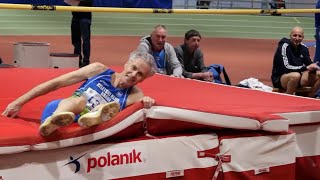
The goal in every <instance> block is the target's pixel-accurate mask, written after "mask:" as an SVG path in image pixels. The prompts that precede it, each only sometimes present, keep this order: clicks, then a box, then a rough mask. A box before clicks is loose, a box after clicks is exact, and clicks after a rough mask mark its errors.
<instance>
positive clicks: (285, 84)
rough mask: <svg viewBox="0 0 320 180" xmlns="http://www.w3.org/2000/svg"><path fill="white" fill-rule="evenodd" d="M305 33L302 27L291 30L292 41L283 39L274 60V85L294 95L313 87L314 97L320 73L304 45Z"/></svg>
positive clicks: (312, 93) (319, 85) (272, 78)
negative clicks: (298, 91) (303, 88)
mask: <svg viewBox="0 0 320 180" xmlns="http://www.w3.org/2000/svg"><path fill="white" fill-rule="evenodd" d="M303 38H304V31H303V29H302V28H301V27H294V28H292V30H291V34H290V39H287V38H282V39H281V40H280V42H279V44H278V48H277V50H276V53H275V55H274V58H273V68H272V76H271V80H272V84H273V86H274V87H276V88H281V89H285V90H286V93H287V94H294V93H295V91H296V89H297V88H298V87H306V86H311V87H312V90H311V92H310V94H309V96H310V97H313V96H314V95H315V93H316V92H317V90H318V89H319V87H320V80H319V79H320V71H319V69H320V68H319V66H318V65H317V64H316V63H312V61H311V59H310V54H309V50H308V48H307V47H306V46H305V45H304V44H302V43H301V42H302V40H303Z"/></svg>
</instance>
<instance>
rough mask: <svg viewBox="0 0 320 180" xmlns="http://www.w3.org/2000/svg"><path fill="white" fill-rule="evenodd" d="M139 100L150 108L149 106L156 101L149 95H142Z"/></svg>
mask: <svg viewBox="0 0 320 180" xmlns="http://www.w3.org/2000/svg"><path fill="white" fill-rule="evenodd" d="M141 101H142V103H143V105H144V108H146V109H149V108H151V106H153V105H154V104H155V103H156V101H155V100H154V99H152V98H151V97H149V96H144V97H143V98H142V100H141Z"/></svg>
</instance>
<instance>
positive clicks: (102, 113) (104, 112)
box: [78, 101, 120, 127]
mask: <svg viewBox="0 0 320 180" xmlns="http://www.w3.org/2000/svg"><path fill="white" fill-rule="evenodd" d="M119 111H120V104H119V103H118V102H115V101H113V102H110V103H107V104H103V105H101V106H100V107H98V108H97V109H96V110H93V111H91V112H88V113H86V114H84V115H82V116H81V117H80V118H79V120H78V124H79V125H80V126H82V127H91V126H95V125H98V124H101V123H103V122H106V121H108V120H110V119H112V118H113V117H114V116H115V115H116V114H117V113H118V112H119Z"/></svg>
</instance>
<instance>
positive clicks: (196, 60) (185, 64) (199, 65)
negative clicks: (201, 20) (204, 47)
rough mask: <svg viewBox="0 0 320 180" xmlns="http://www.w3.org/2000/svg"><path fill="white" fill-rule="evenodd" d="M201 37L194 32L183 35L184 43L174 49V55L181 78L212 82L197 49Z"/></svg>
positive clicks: (200, 53)
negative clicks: (179, 67)
mask: <svg viewBox="0 0 320 180" xmlns="http://www.w3.org/2000/svg"><path fill="white" fill-rule="evenodd" d="M200 41H201V35H200V33H199V32H198V31H196V30H189V31H187V32H186V33H185V37H184V43H183V44H181V45H180V46H178V47H176V48H175V49H174V50H175V51H176V55H177V57H178V60H179V61H180V63H181V65H182V68H183V73H182V74H183V76H184V77H186V78H191V79H198V80H203V81H210V82H212V81H213V75H212V73H211V72H208V70H207V68H206V67H205V65H204V61H203V54H202V51H201V50H200V49H199V45H200Z"/></svg>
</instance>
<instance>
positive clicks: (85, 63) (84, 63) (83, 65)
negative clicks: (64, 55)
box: [79, 62, 90, 68]
mask: <svg viewBox="0 0 320 180" xmlns="http://www.w3.org/2000/svg"><path fill="white" fill-rule="evenodd" d="M79 64H80V63H79ZM89 64H90V62H82V63H81V64H80V65H79V67H80V68H82V67H85V66H87V65H89Z"/></svg>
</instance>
